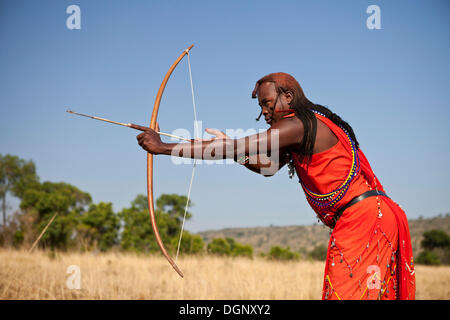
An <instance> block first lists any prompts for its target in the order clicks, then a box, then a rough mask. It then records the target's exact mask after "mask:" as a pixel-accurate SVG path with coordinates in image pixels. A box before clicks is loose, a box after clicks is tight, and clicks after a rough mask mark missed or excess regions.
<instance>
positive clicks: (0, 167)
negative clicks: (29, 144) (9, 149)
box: [0, 154, 39, 226]
mask: <svg viewBox="0 0 450 320" xmlns="http://www.w3.org/2000/svg"><path fill="white" fill-rule="evenodd" d="M38 182H39V178H38V176H37V175H36V167H35V165H34V162H33V161H31V160H30V161H25V160H23V159H20V158H19V157H17V156H12V155H9V154H7V155H1V154H0V199H1V201H2V205H1V207H2V215H3V226H5V225H6V208H7V205H6V197H7V195H8V193H10V194H11V195H13V196H16V197H19V198H21V197H22V196H23V194H24V192H25V190H27V189H28V188H29V187H30V185H36V184H38Z"/></svg>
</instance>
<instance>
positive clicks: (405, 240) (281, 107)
mask: <svg viewBox="0 0 450 320" xmlns="http://www.w3.org/2000/svg"><path fill="white" fill-rule="evenodd" d="M252 98H258V102H259V105H260V106H261V114H260V115H259V117H258V119H259V118H260V117H261V116H262V115H263V116H264V118H265V120H266V122H267V124H268V125H270V128H269V129H268V130H267V131H266V132H263V133H259V134H256V135H252V136H248V137H244V138H242V139H231V138H229V137H227V136H226V135H225V134H224V133H222V132H220V131H216V130H210V129H207V130H206V131H207V132H209V133H211V134H214V135H216V138H214V139H210V140H195V141H194V140H192V141H191V143H181V144H167V143H163V142H162V141H161V139H160V137H159V135H158V134H156V133H155V132H154V131H153V130H148V131H146V132H144V133H141V134H140V135H138V136H137V139H138V142H139V144H140V145H141V146H142V148H144V149H145V150H146V151H148V152H150V153H153V154H165V155H175V156H180V157H189V158H198V159H211V160H214V159H225V158H234V159H235V161H237V162H238V163H240V164H242V165H244V166H245V167H247V168H248V169H250V170H251V171H254V172H257V173H261V174H263V175H265V176H271V175H273V174H275V173H276V172H277V171H278V170H279V169H280V168H281V167H283V166H284V165H285V164H288V166H289V174H290V176H291V177H292V175H293V174H294V170H295V171H296V173H297V176H298V178H299V182H300V184H301V187H302V189H303V191H304V193H305V195H306V199H307V201H308V202H309V204H310V205H311V207H312V208H313V210H314V211H315V212H316V214H317V217H318V218H319V219H320V220H321V221H322V222H323V223H324V224H325V225H327V226H328V227H330V228H331V229H332V233H331V236H330V240H329V244H328V252H327V260H326V265H325V274H324V280H323V292H322V299H327V300H328V299H414V298H415V275H414V273H415V271H414V262H413V256H412V249H411V240H410V235H409V228H408V222H407V219H406V215H405V213H404V212H403V210H402V209H401V208H400V207H399V206H398V205H397V204H396V203H395V202H394V201H393V200H392V199H390V198H389V196H388V195H386V193H385V192H384V189H383V186H382V185H381V183H380V181H379V180H378V179H377V177H376V176H375V174H374V173H373V171H372V169H371V167H370V165H369V162H368V161H367V159H366V157H365V156H364V153H363V152H362V151H361V149H360V148H359V143H358V140H357V139H356V136H355V133H354V131H353V129H352V127H351V126H350V125H349V124H348V123H347V122H345V121H344V120H342V119H341V118H340V117H339V116H338V115H336V114H335V113H333V112H332V111H330V110H329V109H328V108H326V107H324V106H321V105H318V104H314V103H312V102H311V101H309V100H308V99H307V98H306V97H305V95H304V93H303V90H302V88H301V87H300V85H299V84H298V82H297V81H296V80H295V79H294V78H293V77H292V76H291V75H289V74H286V73H273V74H269V75H267V76H265V77H263V78H261V79H260V80H258V81H257V82H256V86H255V89H254V90H253V93H252Z"/></svg>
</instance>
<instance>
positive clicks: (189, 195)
mask: <svg viewBox="0 0 450 320" xmlns="http://www.w3.org/2000/svg"><path fill="white" fill-rule="evenodd" d="M187 57H188V69H189V80H190V84H191V94H192V107H193V110H194V138H198V137H199V132H198V122H197V108H196V106H195V95H194V84H193V82H192V71H191V59H190V55H189V51H188V52H187ZM196 167H197V159H194V164H193V167H192V174H191V181H190V182H189V190H188V195H187V201H186V205H185V207H184V214H183V223H182V224H181V231H180V237H179V239H178V246H177V254H176V256H175V263H176V262H177V261H178V254H179V253H180V246H181V238H182V237H183V231H184V223H185V221H186V214H187V209H188V206H189V200H190V198H191V191H192V182H193V181H194V175H195V168H196Z"/></svg>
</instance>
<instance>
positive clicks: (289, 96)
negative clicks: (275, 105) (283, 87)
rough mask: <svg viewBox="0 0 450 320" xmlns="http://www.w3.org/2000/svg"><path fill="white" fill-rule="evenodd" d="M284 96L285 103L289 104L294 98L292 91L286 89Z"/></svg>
mask: <svg viewBox="0 0 450 320" xmlns="http://www.w3.org/2000/svg"><path fill="white" fill-rule="evenodd" d="M284 96H285V99H286V102H287V104H288V105H291V103H292V100H294V95H293V94H292V91H290V90H287V91H286V92H285V93H284Z"/></svg>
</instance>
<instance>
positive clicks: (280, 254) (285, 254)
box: [267, 246, 300, 260]
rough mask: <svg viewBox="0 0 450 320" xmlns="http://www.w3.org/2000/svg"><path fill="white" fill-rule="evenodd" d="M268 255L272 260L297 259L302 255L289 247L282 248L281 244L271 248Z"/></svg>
mask: <svg viewBox="0 0 450 320" xmlns="http://www.w3.org/2000/svg"><path fill="white" fill-rule="evenodd" d="M267 257H268V258H269V259H272V260H297V259H298V258H299V257H300V255H299V254H298V253H297V252H293V251H291V250H290V248H289V247H287V248H282V247H280V246H274V247H272V248H270V251H269V254H268V255H267Z"/></svg>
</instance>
